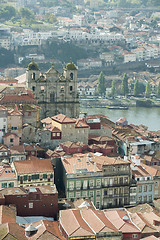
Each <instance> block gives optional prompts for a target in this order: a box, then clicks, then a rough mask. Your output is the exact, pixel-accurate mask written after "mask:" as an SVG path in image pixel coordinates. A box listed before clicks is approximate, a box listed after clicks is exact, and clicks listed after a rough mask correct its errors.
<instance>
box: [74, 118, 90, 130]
mask: <svg viewBox="0 0 160 240" xmlns="http://www.w3.org/2000/svg"><path fill="white" fill-rule="evenodd" d="M75 127H76V128H89V126H88V124H86V123H85V122H84V121H83V120H82V119H76V123H75Z"/></svg>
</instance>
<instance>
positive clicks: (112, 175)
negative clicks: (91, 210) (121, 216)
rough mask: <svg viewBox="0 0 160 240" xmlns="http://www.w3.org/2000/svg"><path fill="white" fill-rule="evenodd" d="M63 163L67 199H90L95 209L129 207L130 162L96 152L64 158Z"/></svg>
mask: <svg viewBox="0 0 160 240" xmlns="http://www.w3.org/2000/svg"><path fill="white" fill-rule="evenodd" d="M61 161H62V167H63V184H64V188H65V195H66V198H67V199H79V198H82V197H83V198H90V199H91V200H92V201H93V203H94V204H95V206H96V208H107V207H113V206H115V207H118V206H124V205H128V204H129V194H130V190H129V188H130V163H129V162H125V161H123V160H122V159H120V158H109V157H106V156H97V155H96V154H93V153H92V154H91V153H89V154H75V155H73V157H67V156H66V157H62V158H61Z"/></svg>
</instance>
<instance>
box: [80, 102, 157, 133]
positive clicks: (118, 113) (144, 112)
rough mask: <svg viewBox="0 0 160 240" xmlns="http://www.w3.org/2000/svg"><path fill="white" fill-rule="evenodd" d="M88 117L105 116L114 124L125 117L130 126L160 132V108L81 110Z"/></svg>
mask: <svg viewBox="0 0 160 240" xmlns="http://www.w3.org/2000/svg"><path fill="white" fill-rule="evenodd" d="M81 112H85V113H87V114H88V115H91V114H103V115H106V116H107V117H108V118H109V119H111V120H112V121H113V122H116V121H117V120H118V119H119V118H121V117H125V118H126V119H127V120H128V123H129V124H131V123H132V124H135V125H140V124H143V125H145V126H147V127H148V129H149V130H151V131H157V130H160V108H157V107H153V108H143V107H130V108H129V109H128V110H110V109H107V108H81Z"/></svg>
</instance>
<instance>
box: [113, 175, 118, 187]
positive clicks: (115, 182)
mask: <svg viewBox="0 0 160 240" xmlns="http://www.w3.org/2000/svg"><path fill="white" fill-rule="evenodd" d="M114 184H115V185H117V184H118V178H117V177H116V178H114Z"/></svg>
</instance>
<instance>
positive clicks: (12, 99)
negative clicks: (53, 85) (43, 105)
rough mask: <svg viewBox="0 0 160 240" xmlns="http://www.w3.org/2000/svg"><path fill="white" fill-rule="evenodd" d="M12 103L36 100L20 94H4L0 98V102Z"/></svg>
mask: <svg viewBox="0 0 160 240" xmlns="http://www.w3.org/2000/svg"><path fill="white" fill-rule="evenodd" d="M10 103H11V104H13V103H18V104H20V103H21V104H23V103H32V104H35V103H37V100H36V99H34V98H32V97H29V96H28V95H20V96H4V97H2V98H1V99H0V104H2V105H3V104H10Z"/></svg>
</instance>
